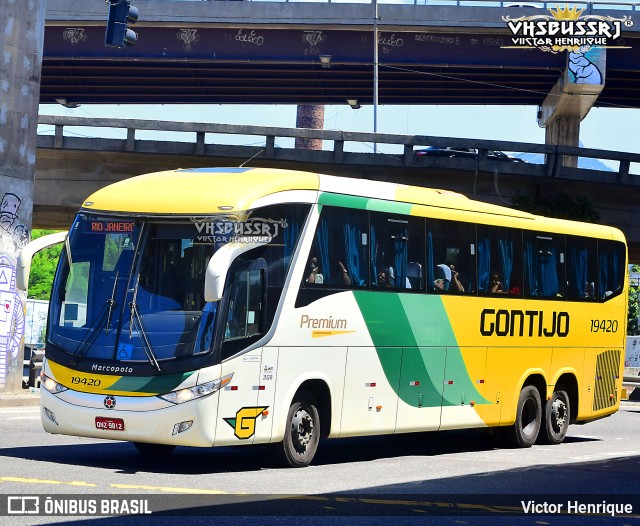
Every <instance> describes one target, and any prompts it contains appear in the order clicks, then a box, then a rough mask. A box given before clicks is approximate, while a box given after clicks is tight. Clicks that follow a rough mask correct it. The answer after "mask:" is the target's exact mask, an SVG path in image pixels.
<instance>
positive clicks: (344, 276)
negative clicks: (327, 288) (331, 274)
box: [334, 260, 351, 287]
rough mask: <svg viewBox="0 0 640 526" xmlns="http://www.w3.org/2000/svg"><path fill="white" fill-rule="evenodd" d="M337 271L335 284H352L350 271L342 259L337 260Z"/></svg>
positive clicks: (347, 285)
mask: <svg viewBox="0 0 640 526" xmlns="http://www.w3.org/2000/svg"><path fill="white" fill-rule="evenodd" d="M336 271H337V273H338V275H337V277H336V278H335V279H334V282H335V284H336V285H337V284H341V285H344V286H345V287H349V286H350V285H351V278H350V277H349V271H348V270H347V268H346V267H345V266H344V263H343V262H342V261H340V260H338V261H336Z"/></svg>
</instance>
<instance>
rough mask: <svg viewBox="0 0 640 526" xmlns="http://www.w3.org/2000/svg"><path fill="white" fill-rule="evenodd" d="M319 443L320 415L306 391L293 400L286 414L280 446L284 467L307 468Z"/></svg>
mask: <svg viewBox="0 0 640 526" xmlns="http://www.w3.org/2000/svg"><path fill="white" fill-rule="evenodd" d="M319 441H320V413H319V412H318V407H317V403H316V400H315V398H314V397H313V395H312V394H311V393H308V392H306V391H301V392H299V393H298V394H297V395H296V397H295V398H294V400H293V402H292V404H291V407H289V413H288V414H287V427H286V430H285V434H284V439H283V441H282V444H281V445H280V453H281V456H282V460H283V462H284V463H285V465H287V466H289V467H292V468H302V467H305V466H308V465H309V464H310V463H311V461H312V460H313V457H314V456H315V454H316V451H317V449H318V443H319Z"/></svg>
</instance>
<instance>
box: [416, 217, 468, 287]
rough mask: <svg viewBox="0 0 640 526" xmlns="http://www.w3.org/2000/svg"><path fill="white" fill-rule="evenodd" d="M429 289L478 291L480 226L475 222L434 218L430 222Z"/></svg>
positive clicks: (427, 229) (427, 274)
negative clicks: (477, 241)
mask: <svg viewBox="0 0 640 526" xmlns="http://www.w3.org/2000/svg"><path fill="white" fill-rule="evenodd" d="M426 234H427V235H426V240H427V246H426V254H427V261H426V273H425V280H426V284H427V292H432V293H437V294H441V293H446V294H475V292H476V250H475V246H476V229H475V228H474V226H473V225H472V224H469V223H460V222H458V221H442V220H438V219H431V220H428V221H427V225H426Z"/></svg>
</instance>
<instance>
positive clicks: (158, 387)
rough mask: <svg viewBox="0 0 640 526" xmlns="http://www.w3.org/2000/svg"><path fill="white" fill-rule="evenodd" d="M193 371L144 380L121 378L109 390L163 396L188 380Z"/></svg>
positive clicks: (143, 378) (135, 377)
mask: <svg viewBox="0 0 640 526" xmlns="http://www.w3.org/2000/svg"><path fill="white" fill-rule="evenodd" d="M193 373H194V371H190V372H188V373H175V374H165V375H162V376H153V377H151V378H145V377H140V376H123V377H122V378H121V379H120V380H118V381H117V382H116V383H115V384H113V385H112V386H111V387H110V389H112V390H117V391H124V392H129V393H152V394H163V393H169V392H171V391H173V390H174V389H175V388H176V387H178V386H179V385H180V384H181V383H182V382H184V381H185V380H186V379H187V378H189V377H190V376H191V375H192V374H193Z"/></svg>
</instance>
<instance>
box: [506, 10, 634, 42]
mask: <svg viewBox="0 0 640 526" xmlns="http://www.w3.org/2000/svg"><path fill="white" fill-rule="evenodd" d="M548 11H549V12H550V13H551V15H534V16H523V17H520V18H511V17H509V16H503V17H502V20H503V21H504V22H506V23H507V26H508V27H509V30H510V31H511V33H512V34H513V36H512V37H511V42H512V43H513V45H512V46H505V47H510V48H538V49H541V50H542V51H547V52H550V53H559V52H561V51H569V52H576V51H579V50H580V49H581V48H582V49H584V48H590V47H592V46H596V47H612V45H611V44H612V43H613V42H615V41H616V40H618V39H619V38H620V36H621V34H622V28H623V26H624V27H631V26H632V25H633V21H632V20H631V17H629V16H625V17H624V18H613V17H611V16H600V15H585V16H581V15H582V13H583V12H584V8H578V7H577V6H574V7H572V8H569V7H568V6H566V5H565V6H564V7H563V8H562V9H560V6H556V8H555V9H554V8H549V9H548ZM616 47H626V46H616Z"/></svg>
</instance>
